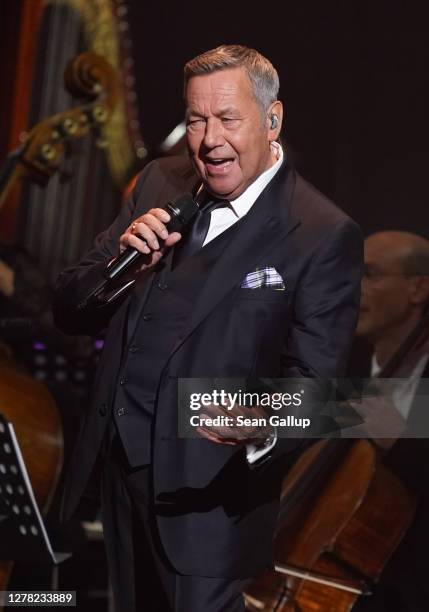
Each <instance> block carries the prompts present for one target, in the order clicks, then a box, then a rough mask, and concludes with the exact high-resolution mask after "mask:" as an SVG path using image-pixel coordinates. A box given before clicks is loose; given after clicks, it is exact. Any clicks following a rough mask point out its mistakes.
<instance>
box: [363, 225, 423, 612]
mask: <svg viewBox="0 0 429 612" xmlns="http://www.w3.org/2000/svg"><path fill="white" fill-rule="evenodd" d="M364 253H365V271H364V278H363V281H362V301H361V310H360V317H359V322H358V327H357V335H358V336H359V337H360V338H363V339H365V340H366V341H367V342H368V343H369V344H370V346H371V348H372V351H373V353H372V363H371V375H372V376H377V375H378V374H379V373H380V371H381V370H382V369H383V368H384V367H385V366H386V364H387V363H388V362H389V360H390V359H391V358H392V357H393V355H395V353H396V352H397V351H398V349H399V348H400V347H401V345H402V344H403V342H404V341H405V340H406V338H407V337H408V336H409V334H410V333H411V332H412V330H413V329H414V328H415V327H416V325H417V324H418V323H419V321H420V320H421V318H422V316H423V313H424V309H425V307H426V305H427V303H428V300H429V241H428V240H426V239H425V238H423V237H421V236H418V235H416V234H411V233H407V232H399V231H389V232H387V231H386V232H378V233H376V234H373V235H371V236H369V238H367V239H366V241H365V249H364ZM423 336H424V334H423ZM394 376H395V378H397V379H400V380H397V381H395V383H394V391H393V394H392V400H393V402H394V405H395V407H396V409H397V412H398V422H399V421H402V423H403V428H402V429H405V428H406V427H407V426H408V425H409V423H410V422H411V421H412V420H414V419H416V418H418V412H419V411H420V410H424V409H429V405H426V406H424V405H422V402H421V400H419V397H418V396H419V387H420V385H421V384H422V379H423V378H427V377H428V376H429V342H428V341H427V340H426V341H423V342H422V343H420V345H419V346H418V348H417V349H414V350H412V351H411V352H410V353H409V354H408V355H407V356H406V357H405V358H404V360H403V362H402V363H401V364H400V365H399V367H398V369H397V371H396V372H395V373H394ZM400 430H401V428H400V427H399V429H398V433H400ZM379 433H380V434H382V432H379ZM390 444H391V448H390V449H389V450H388V451H387V452H386V454H385V457H384V461H385V463H386V465H388V467H390V468H391V469H392V471H394V472H395V473H396V474H397V476H398V477H399V478H401V480H402V481H403V482H404V483H405V484H406V485H407V486H408V487H409V488H410V489H411V490H413V491H414V492H415V493H416V494H417V495H418V498H419V505H418V508H417V513H416V516H415V519H414V521H413V523H412V525H411V527H410V528H409V529H408V531H407V533H406V534H405V536H404V538H403V540H402V541H401V543H400V545H399V547H398V549H397V550H396V552H395V553H394V555H393V557H392V558H391V560H390V561H389V562H388V564H387V566H386V568H385V570H384V571H383V573H382V575H381V579H380V582H379V583H378V584H377V585H376V587H375V589H374V594H373V595H372V596H370V597H368V598H360V599H359V601H358V602H357V604H356V606H355V607H354V609H353V610H354V612H355V611H358V612H369V611H374V612H375V611H376V612H384V611H385V612H420V611H421V612H423V611H424V610H429V580H428V577H427V567H428V563H427V554H428V550H429V519H428V517H429V494H428V493H429V440H428V439H424V438H419V439H412V438H408V439H404V438H403V439H398V440H397V441H395V440H394V439H392V440H390Z"/></svg>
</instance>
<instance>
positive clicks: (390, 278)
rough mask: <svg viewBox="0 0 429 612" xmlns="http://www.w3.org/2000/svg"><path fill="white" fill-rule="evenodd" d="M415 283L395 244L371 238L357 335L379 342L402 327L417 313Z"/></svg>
mask: <svg viewBox="0 0 429 612" xmlns="http://www.w3.org/2000/svg"><path fill="white" fill-rule="evenodd" d="M412 282H413V281H412V280H411V279H409V278H407V277H406V276H404V274H403V269H402V263H401V258H400V257H398V255H397V253H395V245H392V244H386V243H385V240H383V237H381V236H377V235H375V236H374V237H370V238H368V239H367V240H366V241H365V275H364V278H363V281H362V299H361V308H360V315H359V322H358V326H357V335H358V336H362V337H365V338H367V339H368V340H369V341H371V342H377V341H378V340H380V339H382V338H383V337H384V336H385V335H387V334H389V333H392V331H393V330H395V329H397V328H398V327H400V326H401V325H402V324H403V323H404V322H405V321H406V320H407V319H408V318H409V317H410V316H411V315H412V313H413V312H414V306H413V304H412V301H411V298H410V289H411V283H412Z"/></svg>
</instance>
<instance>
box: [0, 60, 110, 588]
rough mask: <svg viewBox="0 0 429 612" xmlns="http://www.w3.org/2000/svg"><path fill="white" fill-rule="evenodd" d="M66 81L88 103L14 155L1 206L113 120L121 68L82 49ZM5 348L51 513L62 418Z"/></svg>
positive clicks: (1, 368)
mask: <svg viewBox="0 0 429 612" xmlns="http://www.w3.org/2000/svg"><path fill="white" fill-rule="evenodd" d="M65 83H66V87H67V88H68V90H69V91H70V92H72V93H74V94H77V95H80V96H82V97H84V98H86V100H87V101H86V102H85V103H84V104H82V105H81V106H77V107H75V108H72V109H69V110H67V111H64V112H62V113H58V114H56V115H54V116H52V117H49V118H47V119H44V120H43V121H41V122H40V123H39V124H37V125H36V126H34V127H33V128H32V130H31V131H30V132H29V133H28V134H27V136H26V139H25V142H24V143H23V144H22V145H21V146H20V147H19V148H18V149H16V150H15V151H13V152H12V153H10V154H9V156H8V158H7V160H6V163H5V164H4V166H3V167H2V169H1V171H0V206H1V205H2V204H3V203H4V202H5V201H6V198H7V196H8V194H9V193H10V191H11V189H12V188H13V186H14V185H15V183H16V182H17V181H18V180H22V179H24V178H29V179H30V180H32V181H35V182H37V183H38V184H40V185H42V186H43V185H45V184H47V182H48V181H49V178H50V177H51V176H52V175H53V174H54V173H55V172H56V171H58V170H59V169H60V166H61V163H62V161H63V159H64V157H65V155H66V154H67V148H68V144H69V143H70V142H71V141H72V140H74V139H77V138H83V137H85V136H86V135H88V134H89V133H91V131H94V130H96V131H97V130H98V129H99V128H100V127H101V126H102V125H103V124H104V123H106V121H108V119H109V117H110V115H111V112H112V110H113V108H114V106H115V103H116V100H117V97H118V87H117V80H116V75H115V71H114V70H113V69H112V67H111V66H110V64H108V62H106V61H105V60H104V59H103V58H102V57H100V56H98V55H96V54H94V53H90V52H87V53H82V54H80V55H79V56H77V57H75V58H74V59H73V60H71V61H70V62H69V64H68V67H67V69H66V72H65ZM1 349H2V345H1V343H0V397H1V400H2V402H1V406H0V411H1V413H2V414H3V415H4V416H5V417H6V419H7V420H9V421H10V422H12V424H13V426H14V429H15V431H16V435H17V439H18V442H19V444H20V448H21V451H22V455H23V458H24V461H25V464H26V467H27V471H28V474H29V477H30V481H31V483H32V486H33V490H34V493H35V497H36V500H37V503H38V505H39V507H40V509H41V511H42V514H46V512H47V511H48V509H49V505H50V503H51V501H52V498H53V495H54V492H55V488H56V485H57V483H58V479H59V476H60V473H61V469H62V463H63V435H62V422H61V416H60V414H59V412H58V409H57V406H56V404H55V402H54V399H53V397H52V396H51V394H50V392H49V391H48V389H47V387H46V386H45V385H44V384H43V383H42V382H40V381H38V380H36V379H34V378H32V377H30V376H29V375H28V374H27V373H26V372H24V371H22V369H20V367H18V365H17V364H16V363H15V362H14V360H13V358H12V357H11V355H10V354H8V351H7V350H1ZM0 556H1V544H0ZM12 567H13V562H12V561H7V560H1V561H0V591H2V590H6V589H7V582H8V580H9V578H10V574H11V570H12Z"/></svg>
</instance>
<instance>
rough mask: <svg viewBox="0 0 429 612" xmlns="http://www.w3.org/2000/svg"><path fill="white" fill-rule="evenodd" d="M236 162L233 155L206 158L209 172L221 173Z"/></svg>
mask: <svg viewBox="0 0 429 612" xmlns="http://www.w3.org/2000/svg"><path fill="white" fill-rule="evenodd" d="M233 163H234V159H233V158H232V157H213V158H206V160H205V166H206V168H207V171H208V173H209V174H219V173H223V172H225V171H227V170H228V169H229V168H230V167H231V165H232V164H233Z"/></svg>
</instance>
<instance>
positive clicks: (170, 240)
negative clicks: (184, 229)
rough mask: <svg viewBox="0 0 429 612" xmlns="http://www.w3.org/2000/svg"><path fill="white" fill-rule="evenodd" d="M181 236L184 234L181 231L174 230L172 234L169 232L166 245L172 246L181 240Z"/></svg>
mask: <svg viewBox="0 0 429 612" xmlns="http://www.w3.org/2000/svg"><path fill="white" fill-rule="evenodd" d="M181 238H182V234H179V232H172V233H171V234H168V238H167V240H166V241H165V246H166V247H171V246H173V244H176V242H179V240H180V239H181Z"/></svg>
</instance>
